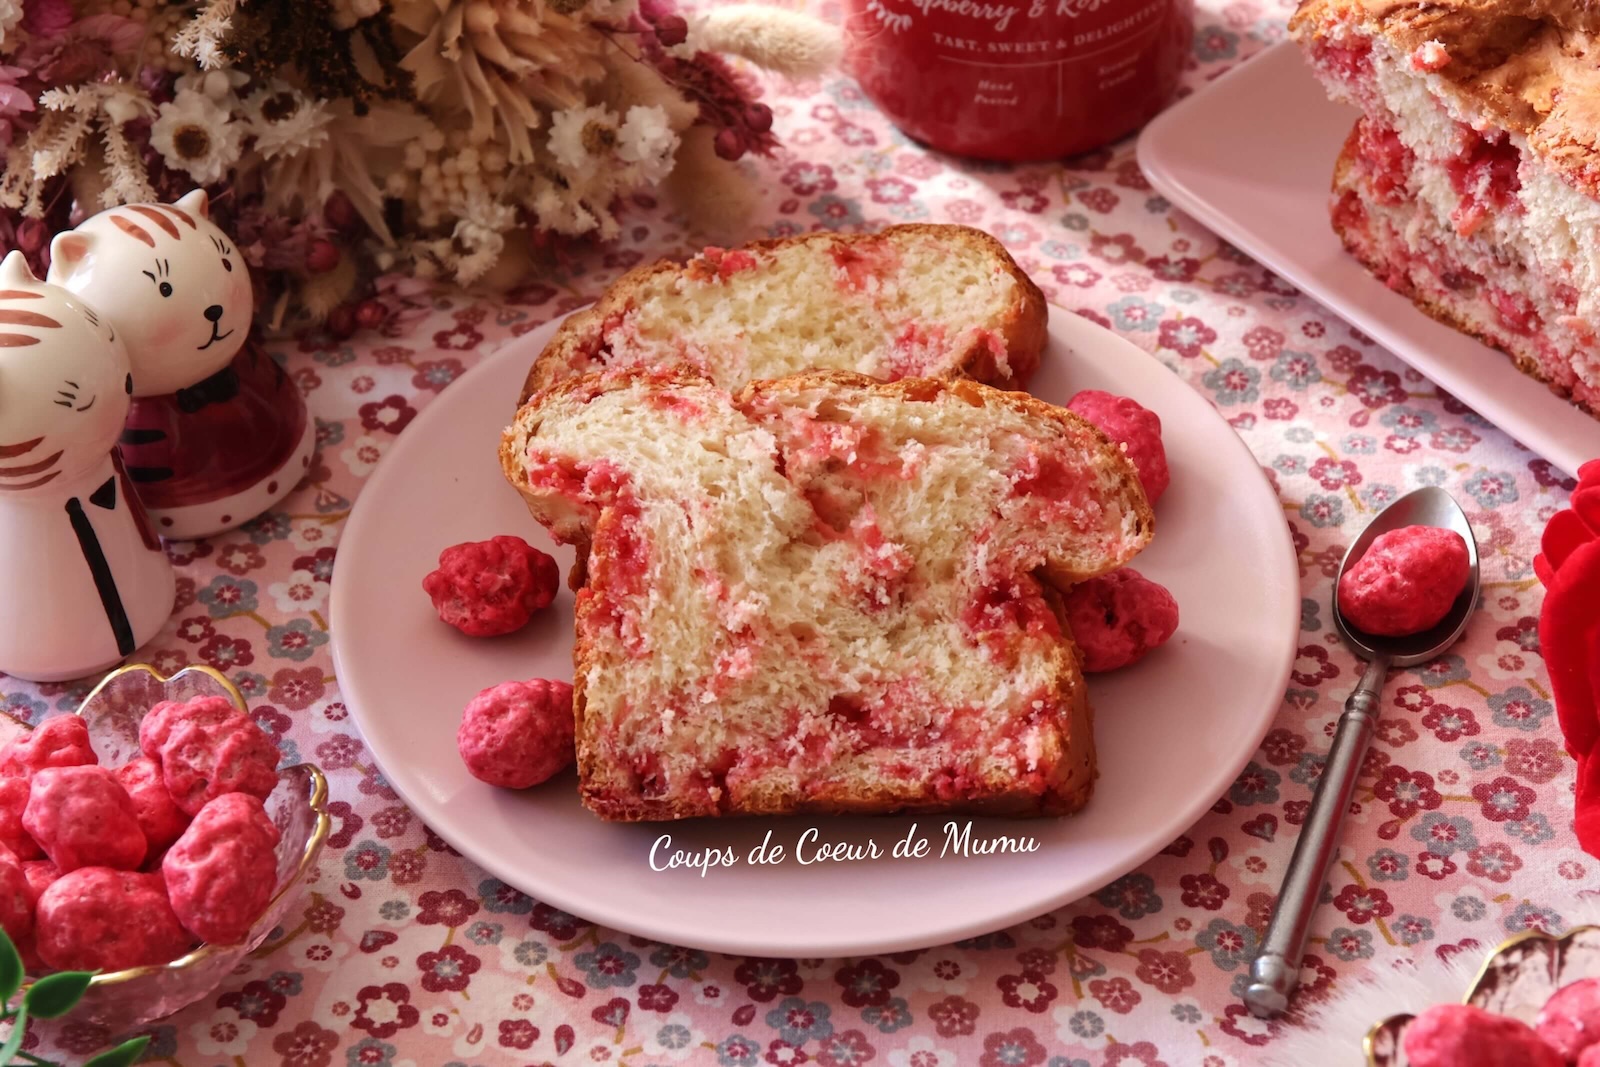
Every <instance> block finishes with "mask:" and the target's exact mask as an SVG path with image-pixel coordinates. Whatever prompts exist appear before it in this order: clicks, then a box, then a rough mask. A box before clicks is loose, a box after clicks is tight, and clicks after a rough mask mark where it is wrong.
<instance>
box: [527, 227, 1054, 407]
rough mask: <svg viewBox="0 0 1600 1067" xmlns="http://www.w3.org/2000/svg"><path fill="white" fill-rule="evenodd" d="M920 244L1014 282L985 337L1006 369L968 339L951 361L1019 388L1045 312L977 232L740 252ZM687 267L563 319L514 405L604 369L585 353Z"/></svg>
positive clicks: (894, 233) (848, 237) (659, 271)
mask: <svg viewBox="0 0 1600 1067" xmlns="http://www.w3.org/2000/svg"><path fill="white" fill-rule="evenodd" d="M923 237H931V238H934V239H936V240H937V241H939V242H941V243H943V244H945V245H946V246H948V247H949V248H950V249H951V250H952V251H953V252H955V251H964V252H965V253H966V254H968V255H970V256H972V257H973V258H975V259H985V260H988V261H990V262H992V263H994V264H995V265H996V266H998V267H999V268H1000V269H1002V270H1003V271H1004V272H1005V273H1006V274H1008V275H1010V277H1011V278H1013V279H1014V280H1015V282H1016V283H1017V291H1018V292H1017V298H1016V299H1015V300H1014V301H1013V302H1012V303H1011V305H1010V306H1009V307H1008V308H1007V309H1006V310H1005V312H1004V313H1003V314H1002V315H1001V317H1000V318H999V320H998V321H996V322H993V323H992V324H991V329H992V330H993V332H995V333H997V334H998V335H999V336H1000V337H1001V338H1002V340H1003V342H1004V347H1005V351H1006V365H1005V366H1004V367H1002V366H999V365H997V363H996V359H995V355H994V353H993V352H992V351H990V349H989V348H988V346H986V345H985V344H984V343H983V342H982V340H981V339H979V338H974V339H973V341H972V343H971V344H970V345H968V347H967V349H966V350H965V351H964V352H961V353H959V354H958V356H957V357H956V359H955V360H954V366H955V373H958V374H962V375H965V376H966V377H969V378H973V379H975V380H977V381H980V382H987V383H989V384H992V385H1000V386H1006V387H1010V388H1018V389H1020V388H1022V387H1023V386H1024V385H1025V384H1026V382H1027V379H1028V377H1029V375H1031V374H1032V373H1033V371H1034V369H1035V368H1037V366H1038V364H1039V356H1040V353H1041V352H1043V350H1044V345H1045V339H1046V324H1047V316H1048V308H1047V305H1046V303H1045V299H1044V294H1043V293H1042V292H1041V291H1040V289H1039V287H1038V286H1037V285H1035V284H1034V282H1033V279H1032V278H1029V277H1028V275H1027V272H1026V271H1024V270H1023V269H1022V268H1021V267H1019V266H1017V263H1016V261H1015V260H1014V259H1012V258H1011V253H1009V252H1008V251H1006V248H1005V246H1004V245H1003V244H1001V243H1000V242H999V241H998V240H996V239H995V238H994V237H993V236H991V235H990V234H987V233H985V232H984V231H982V230H978V229H974V228H972V227H970V226H957V225H950V224H936V223H907V224H903V225H899V226H890V227H887V228H886V229H883V230H880V231H878V232H876V233H872V234H843V233H833V232H829V231H821V232H818V233H808V234H801V235H798V236H795V237H784V238H775V239H772V240H764V241H755V242H753V243H751V244H748V245H745V246H743V248H742V249H740V251H748V252H753V253H763V252H775V251H779V250H782V249H788V248H795V247H800V246H806V247H809V248H812V249H815V250H816V251H817V253H818V254H821V255H826V254H829V253H831V252H833V251H834V250H835V249H858V250H859V249H867V248H870V247H871V246H873V245H883V244H888V245H893V244H894V243H896V242H901V241H905V240H907V239H908V238H923ZM695 263H696V260H690V261H689V263H687V264H685V263H677V262H673V261H672V260H662V261H660V262H657V263H653V264H648V265H645V266H641V267H635V268H634V269H633V270H631V271H629V272H628V273H626V274H624V275H623V276H622V277H621V278H618V279H617V281H616V282H614V283H613V284H612V285H611V287H610V288H609V289H607V290H606V291H605V293H604V294H603V295H602V296H601V297H600V299H599V300H598V301H596V302H595V303H594V304H592V305H590V306H589V307H587V308H585V309H584V310H582V311H579V312H577V313H575V314H573V315H571V316H570V317H569V318H568V319H567V320H566V321H565V322H563V323H562V324H561V328H560V329H559V330H557V331H556V334H555V336H554V337H552V338H551V339H550V341H549V343H548V344H546V345H545V348H544V350H543V351H542V352H540V354H539V357H538V358H537V359H536V360H535V361H534V364H533V366H532V367H530V368H529V370H528V374H527V377H526V379H525V380H524V382H523V386H522V392H521V394H520V395H519V396H518V398H517V404H518V406H519V407H520V406H521V405H522V404H524V403H526V402H527V400H528V398H529V397H530V396H532V395H533V394H534V393H536V392H538V391H539V390H541V389H547V388H549V387H550V386H552V385H554V384H555V383H556V382H558V381H560V380H562V379H564V378H568V377H571V376H572V375H573V374H574V373H575V372H578V373H584V372H592V371H595V370H602V369H604V365H603V364H602V363H600V362H598V361H596V360H594V359H593V358H592V356H590V355H589V353H593V352H594V351H596V350H597V349H598V348H600V347H601V346H602V345H603V344H604V342H605V330H606V324H607V322H608V321H609V320H612V319H613V317H614V316H617V315H619V314H621V313H623V312H624V311H626V310H627V309H628V308H630V307H632V306H633V305H634V303H635V301H636V300H637V299H638V298H639V295H640V293H641V292H642V291H643V290H645V289H646V287H647V286H648V285H649V283H650V282H652V281H653V280H658V279H666V278H670V277H672V276H674V275H682V274H685V273H686V272H689V271H691V270H693V269H694V265H695ZM758 376H759V375H758Z"/></svg>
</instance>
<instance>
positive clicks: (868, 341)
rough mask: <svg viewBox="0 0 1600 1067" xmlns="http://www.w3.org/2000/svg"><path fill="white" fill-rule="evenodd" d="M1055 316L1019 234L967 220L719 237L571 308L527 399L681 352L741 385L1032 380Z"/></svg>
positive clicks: (677, 358)
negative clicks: (1022, 256) (1008, 243)
mask: <svg viewBox="0 0 1600 1067" xmlns="http://www.w3.org/2000/svg"><path fill="white" fill-rule="evenodd" d="M1045 320H1046V309H1045V302H1044V295H1043V294H1042V293H1040V292H1039V287H1038V286H1036V285H1034V284H1033V281H1032V280H1031V279H1030V278H1029V277H1028V276H1027V275H1026V274H1025V273H1023V271H1022V268H1020V267H1018V266H1017V264H1016V261H1015V260H1013V259H1012V258H1011V255H1010V253H1008V252H1007V251H1006V250H1005V246H1004V245H1002V244H1001V243H1000V242H999V241H997V240H995V239H994V238H993V237H991V236H989V235H988V234H986V233H984V232H983V231H982V230H975V229H972V228H971V227H967V226H947V225H930V224H916V225H909V226H891V227H890V228H888V229H886V230H883V231H881V232H879V233H875V234H868V235H849V234H835V233H812V234H806V235H804V236H801V237H789V238H784V239H782V240H775V241H761V242H757V243H756V244H752V245H749V246H748V247H745V248H741V249H735V250H731V251H730V250H724V249H720V248H708V249H706V250H705V251H704V252H702V253H700V254H699V255H698V256H695V257H694V258H693V259H691V260H689V262H688V263H685V264H681V265H680V264H677V263H671V262H662V263H657V264H654V265H653V266H647V267H640V268H638V269H635V270H632V271H629V272H628V273H627V274H624V275H623V276H622V277H621V278H619V279H618V280H617V282H616V283H615V284H613V285H612V286H611V288H610V289H609V290H607V291H606V293H605V295H604V296H602V297H601V298H600V300H599V301H598V302H597V303H596V304H594V305H593V306H592V307H590V308H588V309H587V310H584V311H580V312H578V313H577V314H576V315H573V316H572V317H571V318H569V319H567V321H566V322H565V323H564V324H562V326H561V329H560V330H559V331H557V333H556V335H555V337H553V338H552V339H551V341H550V343H549V344H548V345H547V346H546V347H545V349H544V351H543V352H542V353H541V354H540V356H539V358H538V360H537V361H536V362H535V363H534V365H533V369H532V370H530V371H529V372H528V378H527V381H526V383H525V384H524V386H523V391H522V397H521V400H519V401H518V403H519V404H520V403H524V402H526V401H527V399H528V397H530V396H532V395H533V394H534V393H535V392H538V391H539V390H541V389H547V388H549V387H550V386H551V385H553V384H555V383H556V382H558V381H560V380H562V379H563V378H568V377H572V376H574V375H578V374H585V373H589V372H591V371H597V370H605V369H609V368H617V367H630V366H637V365H665V364H668V363H687V364H689V365H690V366H692V367H694V368H695V369H696V370H698V371H699V372H700V373H702V374H704V375H706V376H707V377H709V378H711V379H712V380H713V381H715V382H717V383H718V384H719V385H723V386H725V387H727V388H729V389H739V388H741V387H743V386H744V384H745V383H746V382H750V381H754V380H756V379H760V378H780V377H782V376H784V375H786V374H797V373H800V372H802V371H807V370H849V371H856V372H858V373H861V374H867V375H871V376H872V377H874V378H882V379H885V380H893V379H896V378H908V377H922V378H944V377H957V376H965V377H970V378H975V379H977V380H978V381H983V382H989V383H991V384H994V385H1002V386H1006V387H1008V388H1013V389H1020V388H1022V387H1023V386H1024V385H1025V384H1026V382H1027V378H1028V376H1029V375H1030V374H1031V373H1032V372H1033V370H1034V368H1035V367H1037V366H1038V364H1039V353H1040V351H1041V350H1042V349H1043V348H1044V343H1045Z"/></svg>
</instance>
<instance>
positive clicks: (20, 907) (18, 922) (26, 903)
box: [0, 848, 34, 945]
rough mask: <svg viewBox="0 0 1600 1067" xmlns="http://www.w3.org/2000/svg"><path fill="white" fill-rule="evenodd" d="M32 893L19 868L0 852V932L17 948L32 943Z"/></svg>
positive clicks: (24, 875)
mask: <svg viewBox="0 0 1600 1067" xmlns="http://www.w3.org/2000/svg"><path fill="white" fill-rule="evenodd" d="M33 900H34V896H33V890H32V888H31V887H30V886H29V884H28V876H27V874H26V873H25V872H24V871H23V869H22V864H21V863H20V862H19V861H18V860H17V858H16V857H15V856H13V855H12V854H11V853H10V852H9V851H8V850H6V849H3V848H0V928H3V929H4V930H5V932H6V933H7V934H8V935H9V936H10V938H11V940H12V942H13V943H15V944H18V945H24V944H31V943H32V941H33Z"/></svg>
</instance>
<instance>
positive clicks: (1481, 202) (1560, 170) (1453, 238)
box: [1292, 0, 1600, 413]
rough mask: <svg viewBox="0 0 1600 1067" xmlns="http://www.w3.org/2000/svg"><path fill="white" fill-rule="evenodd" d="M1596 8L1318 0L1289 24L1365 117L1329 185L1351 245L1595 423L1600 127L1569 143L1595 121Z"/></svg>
mask: <svg viewBox="0 0 1600 1067" xmlns="http://www.w3.org/2000/svg"><path fill="white" fill-rule="evenodd" d="M1586 10H1587V9H1582V8H1578V7H1574V6H1572V5H1565V4H1537V5H1535V4H1493V5H1490V4H1485V3H1482V2H1478V0H1451V2H1446V3H1442V4H1438V5H1430V6H1427V7H1425V8H1424V7H1395V6H1392V5H1384V4H1378V3H1372V2H1363V0H1307V2H1306V3H1303V4H1302V5H1301V7H1300V9H1299V10H1298V11H1297V12H1296V14H1295V17H1294V19H1293V20H1292V28H1293V32H1294V33H1295V36H1296V37H1297V39H1298V40H1299V41H1300V43H1301V45H1302V46H1303V47H1304V48H1305V50H1306V53H1307V56H1308V58H1309V59H1310V60H1311V62H1312V65H1313V67H1314V68H1315V69H1316V70H1317V72H1318V73H1319V75H1320V76H1321V77H1322V80H1323V81H1324V83H1325V85H1326V86H1327V88H1328V91H1329V93H1330V95H1332V96H1333V97H1335V98H1336V99H1341V100H1345V101H1348V102H1350V103H1353V104H1355V105H1356V106H1358V107H1360V108H1361V109H1362V111H1363V113H1364V114H1363V118H1362V119H1361V120H1360V121H1359V122H1358V123H1357V126H1356V128H1355V130H1354V131H1353V132H1352V134H1351V137H1350V139H1349V141H1348V142H1347V144H1346V146H1345V149H1344V151H1343V153H1342V154H1341V156H1340V158H1339V162H1338V164H1337V167H1336V172H1335V175H1334V196H1333V205H1334V207H1333V215H1334V228H1335V230H1336V231H1338V233H1339V234H1340V236H1341V238H1342V239H1343V241H1344V243H1345V245H1346V246H1347V248H1349V249H1350V251H1351V252H1352V253H1353V254H1355V255H1356V257H1357V258H1359V259H1360V260H1361V261H1362V262H1363V263H1364V264H1365V265H1366V266H1367V267H1368V268H1369V269H1370V270H1372V271H1373V273H1374V274H1376V275H1377V276H1378V277H1380V278H1381V279H1383V280H1384V281H1385V282H1386V283H1387V284H1389V285H1390V286H1391V287H1392V288H1395V289H1397V290H1399V291H1400V292H1403V293H1405V294H1406V295H1408V296H1410V297H1411V298H1412V299H1413V300H1414V301H1415V302H1416V303H1417V304H1418V306H1419V307H1421V308H1422V309H1423V310H1425V311H1427V312H1428V313H1429V314H1431V315H1434V316H1435V317H1436V318H1439V319H1441V320H1442V321H1445V322H1447V323H1449V324H1451V325H1453V326H1456V327H1457V328H1459V329H1462V330H1463V331H1465V332H1468V333H1471V334H1473V335H1474V336H1477V337H1479V338H1480V339H1483V340H1485V341H1486V342H1488V343H1490V344H1493V345H1495V346H1496V347H1498V348H1501V349H1502V350H1504V351H1506V352H1508V353H1509V354H1511V355H1512V356H1513V357H1514V359H1515V360H1516V362H1517V365H1518V367H1519V368H1521V369H1522V370H1523V371H1524V372H1526V373H1528V374H1530V375H1532V376H1534V377H1537V378H1539V379H1540V380H1542V381H1544V382H1546V383H1547V384H1549V385H1550V386H1551V388H1552V389H1554V390H1555V391H1557V392H1559V393H1561V394H1562V395H1565V396H1569V397H1571V398H1572V399H1574V400H1575V401H1577V402H1578V403H1579V404H1580V405H1582V406H1583V407H1584V408H1586V409H1587V410H1589V411H1590V412H1591V413H1593V412H1596V411H1600V339H1597V337H1596V334H1595V330H1594V327H1593V326H1592V325H1591V324H1592V323H1593V322H1595V321H1596V319H1597V318H1600V200H1597V199H1596V194H1597V186H1596V182H1595V177H1596V174H1597V173H1600V170H1597V169H1596V167H1595V163H1596V161H1597V159H1600V156H1597V155H1596V154H1595V150H1594V148H1593V145H1592V141H1593V138H1594V137H1595V136H1596V134H1597V133H1600V122H1590V123H1589V124H1588V125H1587V126H1586V127H1585V129H1586V131H1587V133H1586V136H1587V137H1588V139H1589V142H1591V143H1590V144H1589V146H1588V147H1587V148H1586V149H1585V150H1584V151H1578V145H1577V142H1575V141H1573V140H1572V135H1573V132H1574V130H1573V127H1572V121H1573V120H1574V119H1575V117H1577V116H1578V115H1579V114H1580V112H1583V113H1586V114H1589V115H1590V116H1591V117H1594V118H1596V119H1600V106H1597V104H1596V101H1597V100H1600V75H1597V74H1596V73H1595V72H1596V71H1597V70H1600V66H1597V65H1596V61H1597V60H1600V47H1597V46H1596V45H1595V44H1594V42H1593V41H1592V38H1591V36H1590V35H1591V32H1592V30H1593V28H1594V27H1593V25H1592V23H1593V22H1594V17H1593V16H1592V13H1590V14H1585V12H1586ZM1580 68H1581V69H1580ZM1584 109H1587V110H1586V111H1585V110H1584Z"/></svg>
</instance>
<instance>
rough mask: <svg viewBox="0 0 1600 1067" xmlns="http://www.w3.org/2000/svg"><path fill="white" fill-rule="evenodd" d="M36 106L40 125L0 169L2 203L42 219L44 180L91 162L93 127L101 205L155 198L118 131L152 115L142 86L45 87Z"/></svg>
mask: <svg viewBox="0 0 1600 1067" xmlns="http://www.w3.org/2000/svg"><path fill="white" fill-rule="evenodd" d="M39 108H40V112H41V115H40V119H39V122H38V124H37V125H35V126H34V128H33V130H32V131H31V132H30V133H29V134H28V139H27V140H26V141H24V142H23V143H22V144H19V145H14V146H13V147H12V149H11V151H10V152H9V153H8V154H7V156H6V159H5V166H4V168H3V171H0V207H6V208H12V209H18V210H21V212H22V213H23V215H25V216H27V217H29V218H38V217H40V216H41V215H42V214H43V212H44V202H43V199H42V197H43V193H44V188H45V184H46V183H47V182H48V181H50V179H52V178H55V177H58V176H60V175H62V174H67V173H69V172H75V169H76V168H79V167H80V166H83V165H87V164H89V163H91V162H93V160H91V159H90V156H91V155H92V154H93V153H92V151H91V149H92V145H91V142H90V140H89V135H90V132H91V131H92V130H93V129H94V127H95V126H97V125H98V126H99V127H100V130H101V136H102V139H103V141H104V144H105V152H104V158H103V166H102V171H101V173H102V176H103V177H104V179H105V181H104V185H103V188H101V190H100V200H101V203H102V204H103V205H104V206H106V207H110V206H112V205H113V204H115V203H129V202H133V201H143V200H153V199H155V192H154V190H152V189H151V188H150V183H149V180H148V178H147V176H146V175H145V168H144V164H143V162H142V161H141V160H140V159H139V155H138V152H137V151H135V150H134V148H133V147H132V146H131V145H130V144H129V143H128V140H127V137H126V136H125V135H124V133H123V130H122V127H123V124H124V123H127V122H130V121H132V120H133V119H136V118H144V117H148V116H150V115H152V114H154V113H155V107H154V105H152V104H151V103H150V98H149V97H148V96H147V95H145V92H144V90H142V89H140V88H139V87H138V86H137V85H134V84H131V83H129V82H116V81H113V82H93V83H89V84H85V85H75V86H72V87H71V88H67V89H48V90H46V91H45V92H44V93H42V94H41V95H40V97H39ZM83 184H84V185H85V186H86V187H87V186H88V185H89V184H94V183H90V182H87V181H86V182H85V183H83Z"/></svg>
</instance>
